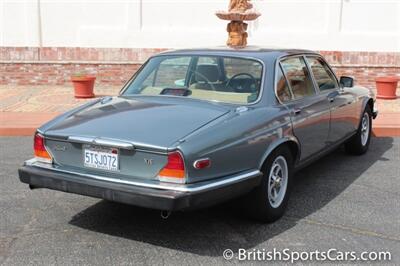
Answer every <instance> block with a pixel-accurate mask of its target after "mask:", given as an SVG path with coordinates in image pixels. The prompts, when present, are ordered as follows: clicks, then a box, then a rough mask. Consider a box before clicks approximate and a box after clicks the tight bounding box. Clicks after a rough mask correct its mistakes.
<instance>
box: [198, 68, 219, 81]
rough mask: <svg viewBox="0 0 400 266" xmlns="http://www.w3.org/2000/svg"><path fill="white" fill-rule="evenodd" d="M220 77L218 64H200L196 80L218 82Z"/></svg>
mask: <svg viewBox="0 0 400 266" xmlns="http://www.w3.org/2000/svg"><path fill="white" fill-rule="evenodd" d="M219 77H220V73H219V68H218V65H211V64H209V65H198V66H197V68H196V73H195V79H196V81H203V82H204V81H205V82H217V81H218V80H219Z"/></svg>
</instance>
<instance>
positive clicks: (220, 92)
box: [122, 56, 263, 104]
mask: <svg viewBox="0 0 400 266" xmlns="http://www.w3.org/2000/svg"><path fill="white" fill-rule="evenodd" d="M262 72H263V67H262V64H261V63H260V62H258V61H256V60H252V59H247V58H236V57H222V56H157V57H153V58H151V59H150V60H149V61H148V62H147V63H146V64H145V66H144V67H143V68H142V69H141V70H140V71H139V72H138V73H136V75H135V77H134V78H133V79H132V81H131V82H130V83H129V84H128V85H127V87H126V89H125V90H124V91H123V93H122V95H124V96H128V95H164V96H176V97H188V98H195V99H201V100H208V101H217V102H225V103H233V104H248V103H252V102H254V101H256V100H257V98H258V96H259V95H260V87H261V80H262Z"/></svg>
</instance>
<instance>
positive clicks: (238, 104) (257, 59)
mask: <svg viewBox="0 0 400 266" xmlns="http://www.w3.org/2000/svg"><path fill="white" fill-rule="evenodd" d="M169 56H205V57H207V56H210V57H213V56H214V57H226V58H235V59H247V60H253V61H256V62H258V63H260V64H261V66H262V70H261V83H260V93H259V94H258V97H257V99H256V100H255V101H254V102H251V103H229V102H222V101H216V100H204V99H196V98H191V99H195V100H203V101H206V102H211V103H220V104H230V105H235V106H252V105H256V104H258V103H259V102H260V101H261V99H262V96H263V94H264V89H265V88H264V85H265V79H266V75H267V68H266V65H265V62H264V61H263V60H261V59H259V58H256V57H251V56H240V55H218V54H215V55H214V54H196V53H193V54H192V53H188V54H162V53H161V54H157V55H154V56H151V57H149V59H147V61H146V62H145V63H144V64H143V65H142V67H141V68H139V70H138V71H136V72H135V74H134V76H132V78H130V79H129V81H128V82H127V83H126V84H125V85H124V87H123V88H122V89H121V91H120V94H119V95H118V96H128V95H123V93H124V92H125V91H126V90H127V89H128V87H129V85H130V84H131V83H132V82H133V80H134V78H135V77H136V75H137V74H138V73H139V71H141V70H142V69H143V67H144V65H145V64H147V63H148V62H149V61H150V60H151V59H153V58H156V57H169ZM129 96H130V97H132V96H136V95H134V94H131V95H129ZM137 96H140V94H137ZM142 96H148V97H154V96H157V97H159V96H160V95H154V96H153V95H142ZM162 97H172V98H182V96H171V95H162Z"/></svg>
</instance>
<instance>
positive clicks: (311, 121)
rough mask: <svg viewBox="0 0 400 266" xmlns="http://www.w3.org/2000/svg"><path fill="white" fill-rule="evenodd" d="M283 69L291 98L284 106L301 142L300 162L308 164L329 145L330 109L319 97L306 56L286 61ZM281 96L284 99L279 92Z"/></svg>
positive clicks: (286, 59)
mask: <svg viewBox="0 0 400 266" xmlns="http://www.w3.org/2000/svg"><path fill="white" fill-rule="evenodd" d="M280 67H281V71H283V76H284V77H285V79H286V82H287V86H288V89H289V91H290V97H289V99H288V98H287V96H285V97H286V100H285V102H284V104H285V105H286V106H287V107H288V108H289V110H290V111H291V119H292V124H293V133H294V135H295V136H296V137H297V139H298V140H299V142H300V146H301V154H300V160H301V161H302V160H306V159H307V158H309V157H310V156H312V155H314V154H316V153H318V152H320V151H321V150H323V149H324V148H325V147H326V145H327V143H326V142H327V139H328V134H329V120H330V110H329V105H328V104H327V103H326V97H323V96H321V95H320V94H318V93H317V91H316V88H315V86H314V82H313V80H312V77H311V75H310V71H309V68H308V66H307V64H306V61H305V57H304V56H291V57H287V58H284V59H282V60H281V61H280ZM278 72H279V69H278ZM283 76H282V77H283ZM281 84H284V83H282V82H281ZM278 85H279V82H278ZM277 90H279V88H277ZM277 94H278V95H279V94H281V95H282V93H281V92H279V91H277ZM286 94H287V93H286ZM278 97H281V98H282V96H278Z"/></svg>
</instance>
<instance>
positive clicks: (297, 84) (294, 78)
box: [281, 57, 315, 100]
mask: <svg viewBox="0 0 400 266" xmlns="http://www.w3.org/2000/svg"><path fill="white" fill-rule="evenodd" d="M281 66H282V69H283V71H284V72H285V75H286V78H287V79H288V81H289V84H290V88H291V90H292V93H293V96H294V98H295V99H296V100H297V99H301V98H304V97H306V96H311V95H314V94H315V89H314V85H313V82H312V80H311V76H310V73H309V72H308V68H307V65H306V63H305V61H304V59H303V57H291V58H288V59H285V60H283V61H282V62H281Z"/></svg>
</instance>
